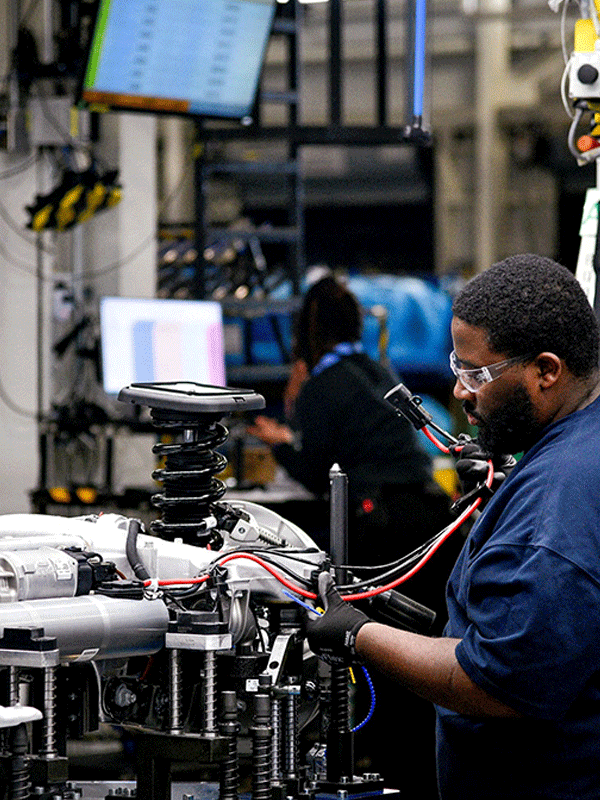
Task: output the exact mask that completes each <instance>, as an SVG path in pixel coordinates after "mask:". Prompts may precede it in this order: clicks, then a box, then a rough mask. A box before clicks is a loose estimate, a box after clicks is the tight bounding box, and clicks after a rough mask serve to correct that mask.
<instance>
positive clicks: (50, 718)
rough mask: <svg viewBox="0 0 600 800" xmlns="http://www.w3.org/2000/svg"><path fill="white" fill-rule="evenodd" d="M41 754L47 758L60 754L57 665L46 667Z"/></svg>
mask: <svg viewBox="0 0 600 800" xmlns="http://www.w3.org/2000/svg"><path fill="white" fill-rule="evenodd" d="M41 754H42V755H43V756H45V757H46V758H54V757H55V756H56V755H58V751H57V749H56V667H45V668H44V722H43V727H42V745H41Z"/></svg>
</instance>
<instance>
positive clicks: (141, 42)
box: [80, 0, 276, 119]
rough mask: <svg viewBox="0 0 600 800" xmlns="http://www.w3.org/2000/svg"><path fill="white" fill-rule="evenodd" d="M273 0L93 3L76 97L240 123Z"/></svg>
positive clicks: (248, 105)
mask: <svg viewBox="0 0 600 800" xmlns="http://www.w3.org/2000/svg"><path fill="white" fill-rule="evenodd" d="M275 5H276V0H202V2H198V0H99V3H98V11H97V15H96V19H95V22H94V25H93V29H92V35H91V39H90V45H89V48H88V54H87V58H86V63H85V70H84V72H83V81H82V86H81V89H80V99H81V100H82V101H83V102H84V103H85V104H87V105H93V106H96V107H105V108H108V109H116V110H119V109H121V110H138V111H151V112H165V113H170V114H193V115H198V116H207V117H216V118H225V119H242V118H243V117H245V116H248V115H249V114H250V112H251V111H252V108H253V105H254V101H255V97H256V92H257V88H258V82H259V78H260V74H261V71H262V66H263V60H264V55H265V51H266V47H267V43H268V40H269V35H270V32H271V25H272V22H273V16H274V12H275Z"/></svg>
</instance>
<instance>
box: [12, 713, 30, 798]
mask: <svg viewBox="0 0 600 800" xmlns="http://www.w3.org/2000/svg"><path fill="white" fill-rule="evenodd" d="M10 745H11V751H12V757H11V770H10V771H11V775H10V786H9V795H8V796H9V797H10V798H11V800H29V797H30V796H31V795H30V790H31V782H30V780H29V764H28V760H27V730H26V728H25V724H24V723H21V724H20V725H17V726H16V727H15V728H13V730H12V731H11V737H10Z"/></svg>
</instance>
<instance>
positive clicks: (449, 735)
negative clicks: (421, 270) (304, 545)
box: [308, 255, 600, 800]
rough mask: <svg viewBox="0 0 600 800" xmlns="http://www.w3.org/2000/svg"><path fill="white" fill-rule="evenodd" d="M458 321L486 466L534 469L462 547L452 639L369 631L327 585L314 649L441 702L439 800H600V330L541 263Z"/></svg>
mask: <svg viewBox="0 0 600 800" xmlns="http://www.w3.org/2000/svg"><path fill="white" fill-rule="evenodd" d="M453 313H454V316H453V320H452V337H453V341H454V348H455V350H454V352H453V354H452V356H451V363H452V366H453V370H454V372H455V375H456V376H457V382H456V386H455V389H454V395H455V397H456V398H457V399H458V400H459V401H461V403H462V405H463V409H464V411H465V413H466V415H467V418H468V420H469V422H470V423H471V424H473V425H476V426H478V429H479V431H478V442H479V444H480V445H481V448H482V450H483V451H485V452H486V453H488V454H489V455H490V456H491V457H492V458H494V460H496V457H497V456H500V454H503V453H518V452H521V451H523V452H524V455H523V457H522V458H521V460H520V461H519V463H518V464H517V466H516V467H515V468H514V469H513V470H512V472H511V474H510V475H509V477H508V478H507V479H506V480H505V481H504V482H503V483H502V485H501V486H500V488H499V490H498V491H497V492H496V494H495V495H494V496H493V497H492V499H491V500H490V501H489V503H488V504H487V506H486V507H485V510H484V512H483V513H482V514H481V516H480V518H479V520H478V521H477V523H476V524H475V525H474V527H473V529H472V531H471V533H470V534H469V536H468V538H467V541H466V543H465V546H464V548H463V550H462V553H461V555H460V556H459V559H458V561H457V564H456V566H455V568H454V570H453V572H452V575H451V577H450V580H449V583H448V588H447V603H448V612H449V622H448V625H447V626H446V629H445V631H444V636H443V637H440V638H437V639H434V638H428V637H425V636H420V635H417V634H412V633H409V632H406V631H400V630H396V629H394V628H391V627H388V626H385V625H381V624H379V623H376V622H373V621H371V620H370V619H369V618H368V617H366V616H365V615H364V614H362V612H360V611H358V610H357V609H354V608H353V607H352V606H349V605H348V604H347V603H344V602H342V601H341V599H340V597H339V594H337V592H336V590H335V588H334V587H333V586H332V585H331V582H330V581H328V580H327V577H328V576H322V577H321V579H320V589H321V598H320V600H321V602H322V603H323V604H324V607H326V613H325V614H324V615H323V616H321V617H319V618H317V619H316V620H311V621H309V623H308V635H309V643H310V645H311V647H312V648H313V649H314V650H315V651H316V652H317V653H322V654H331V653H332V652H333V653H338V654H339V653H343V652H345V653H346V654H351V655H352V654H354V655H356V656H358V657H359V658H360V659H362V660H363V661H364V662H365V663H367V664H370V665H372V666H374V667H376V668H377V669H380V670H381V671H383V672H384V673H386V674H387V675H390V676H393V677H394V678H396V679H397V680H398V681H399V682H400V683H401V684H402V685H404V686H406V687H408V688H410V689H411V690H413V691H414V692H416V693H417V694H419V695H421V696H422V697H425V698H427V699H428V700H431V701H432V702H433V703H434V704H435V706H436V711H437V719H438V727H437V731H438V735H437V749H438V782H439V788H440V796H441V797H442V800H455V799H456V800H458V798H461V800H464V799H465V798H485V800H493V799H495V798H497V799H498V800H500V798H502V800H505V799H506V798H508V797H510V798H523V799H525V798H527V799H528V800H529V799H530V798H536V797H537V798H556V799H558V798H561V799H563V800H564V799H566V798H577V800H592V798H596V799H597V798H599V797H600V450H599V448H598V443H599V442H600V399H599V397H600V381H599V373H598V349H599V344H598V341H599V337H598V325H597V322H596V319H595V316H594V313H593V310H592V308H591V306H590V304H589V302H588V301H587V298H586V297H585V295H584V293H583V291H582V289H581V287H580V286H579V284H578V282H577V281H576V280H575V278H574V277H573V276H572V275H571V273H570V272H569V271H568V270H567V269H565V268H563V267H561V266H559V265H558V264H556V263H555V262H553V261H551V260H550V259H546V258H541V257H538V256H533V255H522V256H513V257H510V258H508V259H505V260H504V261H502V262H500V263H498V264H496V265H494V266H493V267H491V268H490V269H489V270H487V271H486V272H484V273H482V274H481V275H478V276H477V277H475V278H474V279H473V280H472V281H470V282H469V283H468V284H467V285H466V286H465V287H464V288H463V289H462V290H461V292H460V293H459V294H458V296H457V297H456V299H455V302H454V306H453ZM466 466H467V471H469V470H472V469H473V468H475V469H476V467H477V465H476V464H474V462H473V460H472V459H469V464H468V465H466ZM457 469H459V474H460V471H461V463H460V461H459V462H458V463H457ZM407 587H408V588H409V587H410V583H409V584H407Z"/></svg>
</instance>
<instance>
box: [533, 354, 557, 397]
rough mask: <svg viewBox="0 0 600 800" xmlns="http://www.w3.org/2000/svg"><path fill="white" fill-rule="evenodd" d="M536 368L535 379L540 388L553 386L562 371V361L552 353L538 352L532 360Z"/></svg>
mask: <svg viewBox="0 0 600 800" xmlns="http://www.w3.org/2000/svg"><path fill="white" fill-rule="evenodd" d="M533 364H534V365H535V367H536V369H537V379H538V381H539V387H540V389H549V388H550V387H552V386H554V384H555V383H556V382H557V381H558V379H559V378H560V376H561V375H562V373H563V369H564V366H563V363H562V361H561V360H560V358H559V357H558V356H557V355H555V354H554V353H548V352H544V353H540V354H539V355H538V356H536V358H535V359H534V360H533Z"/></svg>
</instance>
